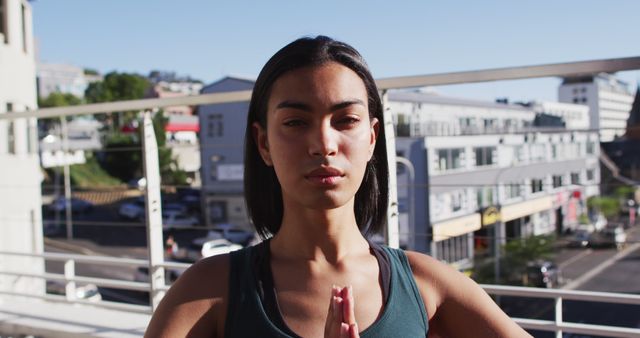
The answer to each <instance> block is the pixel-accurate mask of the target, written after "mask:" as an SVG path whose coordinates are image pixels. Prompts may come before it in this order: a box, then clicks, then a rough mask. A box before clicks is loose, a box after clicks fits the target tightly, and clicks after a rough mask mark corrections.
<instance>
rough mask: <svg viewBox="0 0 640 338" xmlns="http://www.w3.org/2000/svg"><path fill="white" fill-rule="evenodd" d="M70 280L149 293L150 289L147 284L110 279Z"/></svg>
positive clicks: (86, 278)
mask: <svg viewBox="0 0 640 338" xmlns="http://www.w3.org/2000/svg"><path fill="white" fill-rule="evenodd" d="M69 280H70V281H74V282H79V283H87V284H95V285H98V286H104V287H111V288H116V289H125V290H135V291H149V288H150V287H149V283H145V282H133V281H125V280H117V279H108V278H97V277H84V276H76V277H74V278H70V279H69Z"/></svg>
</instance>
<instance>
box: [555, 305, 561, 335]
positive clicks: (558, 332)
mask: <svg viewBox="0 0 640 338" xmlns="http://www.w3.org/2000/svg"><path fill="white" fill-rule="evenodd" d="M555 314H556V318H555V319H556V320H555V321H556V338H562V329H561V328H560V326H561V325H562V297H556V299H555Z"/></svg>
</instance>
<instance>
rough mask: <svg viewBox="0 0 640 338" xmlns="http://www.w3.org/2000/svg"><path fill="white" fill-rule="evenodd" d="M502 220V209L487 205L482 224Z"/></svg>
mask: <svg viewBox="0 0 640 338" xmlns="http://www.w3.org/2000/svg"><path fill="white" fill-rule="evenodd" d="M499 220H500V210H498V208H496V207H494V206H491V207H487V208H486V209H484V211H482V225H483V226H484V225H490V224H494V223H496V222H498V221H499Z"/></svg>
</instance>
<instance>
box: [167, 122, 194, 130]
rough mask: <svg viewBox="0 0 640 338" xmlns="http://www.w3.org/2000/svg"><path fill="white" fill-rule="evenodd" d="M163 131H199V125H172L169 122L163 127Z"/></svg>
mask: <svg viewBox="0 0 640 338" xmlns="http://www.w3.org/2000/svg"><path fill="white" fill-rule="evenodd" d="M164 131H169V132H176V131H194V132H196V133H197V132H199V131H200V125H199V124H198V123H172V122H169V123H167V125H166V126H165V127H164Z"/></svg>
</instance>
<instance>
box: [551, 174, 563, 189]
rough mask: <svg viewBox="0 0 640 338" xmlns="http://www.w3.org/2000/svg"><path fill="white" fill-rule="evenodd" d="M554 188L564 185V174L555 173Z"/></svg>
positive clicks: (553, 178)
mask: <svg viewBox="0 0 640 338" xmlns="http://www.w3.org/2000/svg"><path fill="white" fill-rule="evenodd" d="M552 180H553V185H552V186H553V188H560V187H561V186H562V175H553V176H552Z"/></svg>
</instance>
